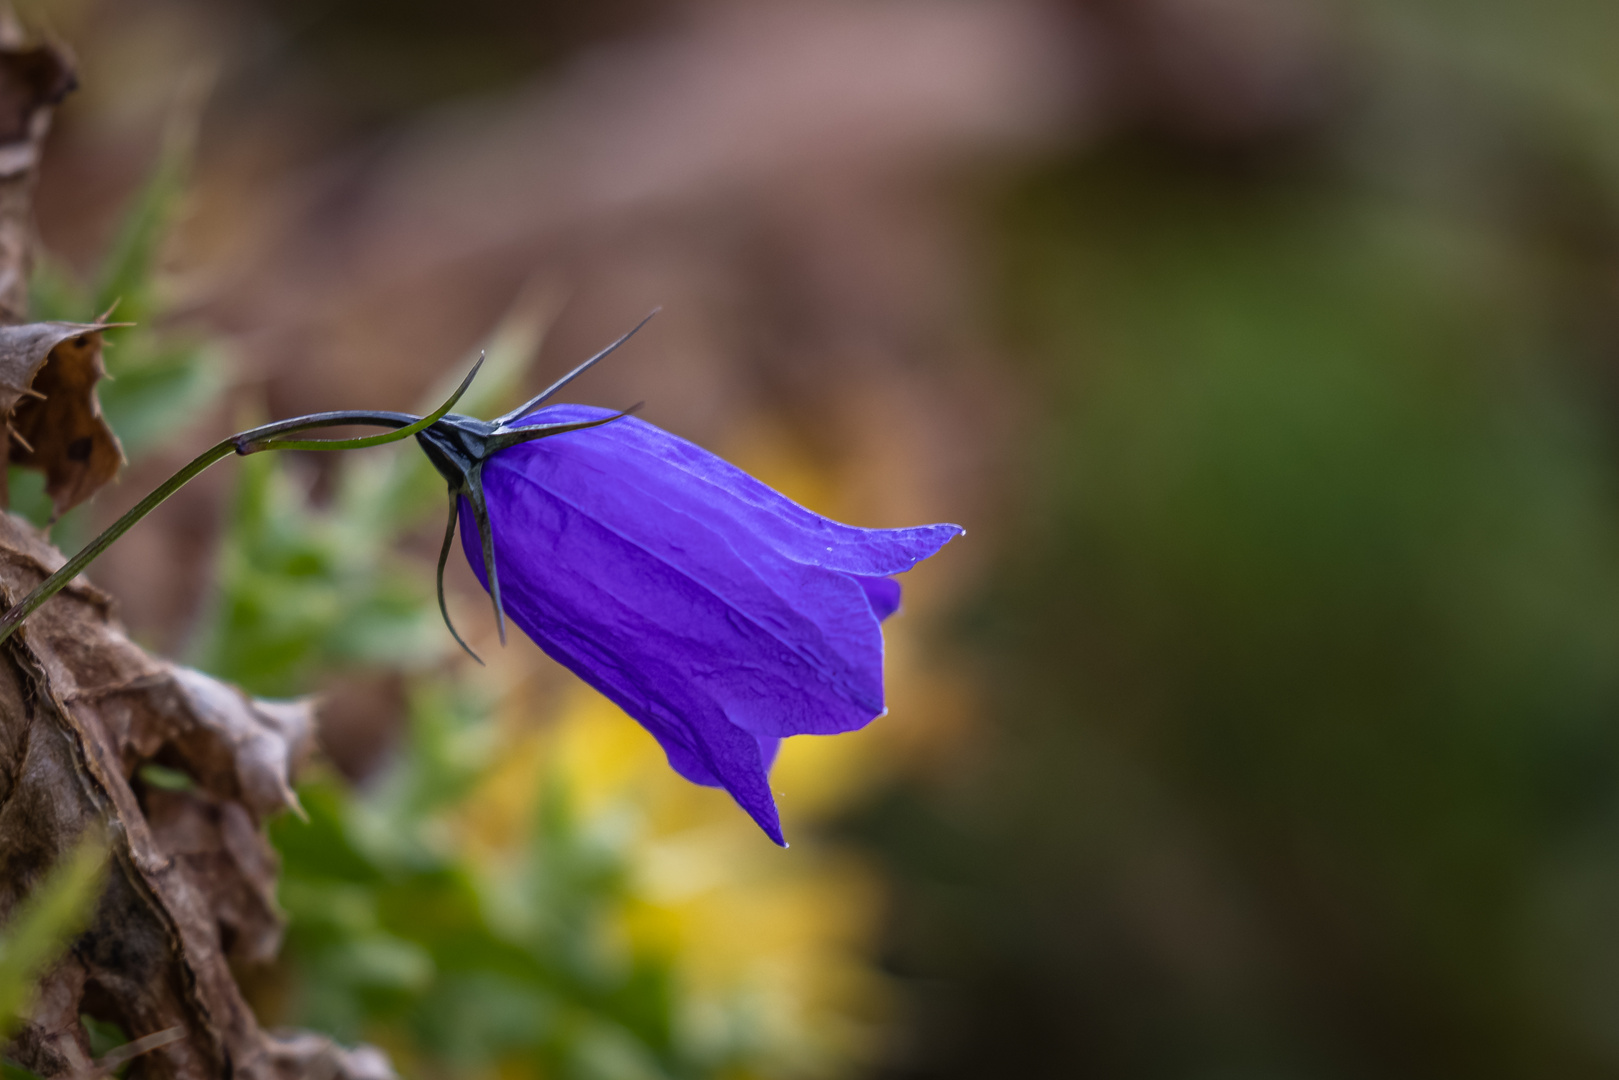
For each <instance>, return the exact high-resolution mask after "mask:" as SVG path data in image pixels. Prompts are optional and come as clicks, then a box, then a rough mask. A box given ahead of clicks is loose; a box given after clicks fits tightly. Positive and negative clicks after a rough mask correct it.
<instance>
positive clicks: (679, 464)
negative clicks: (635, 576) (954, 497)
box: [519, 405, 963, 577]
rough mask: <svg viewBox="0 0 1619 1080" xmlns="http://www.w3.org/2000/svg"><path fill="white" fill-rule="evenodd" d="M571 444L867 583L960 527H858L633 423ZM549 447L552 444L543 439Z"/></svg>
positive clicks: (798, 556) (561, 416)
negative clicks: (680, 488)
mask: <svg viewBox="0 0 1619 1080" xmlns="http://www.w3.org/2000/svg"><path fill="white" fill-rule="evenodd" d="M611 415H613V412H612V410H610V409H599V408H596V407H595V406H592V405H552V406H549V407H547V408H544V409H541V410H539V411H538V412H536V413H533V414H531V415H529V416H526V417H524V418H523V419H522V420H521V421H520V423H519V426H529V425H532V424H564V423H575V422H577V421H580V420H599V419H601V418H602V417H605V416H611ZM593 430H594V432H595V436H594V437H592V438H590V439H586V440H576V441H577V442H578V443H580V444H581V445H580V446H579V447H578V448H576V449H572V450H570V452H572V453H576V454H580V455H585V454H589V455H591V456H593V457H596V458H598V459H601V460H603V461H604V462H605V461H610V462H611V464H612V467H613V470H614V473H615V475H618V476H628V475H633V474H637V473H648V472H650V473H652V474H654V475H655V476H656V477H658V478H659V479H660V481H662V480H663V478H666V477H667V476H668V475H669V474H670V473H671V471H678V472H680V473H683V474H684V475H685V476H686V477H687V478H688V480H689V484H688V485H687V491H688V492H689V493H690V494H692V495H693V496H694V497H695V498H698V499H700V500H701V501H703V502H706V503H708V504H709V505H711V506H713V507H715V508H716V509H719V510H720V511H721V512H722V514H723V515H724V518H725V519H726V520H727V521H728V522H729V523H731V524H732V526H733V527H735V528H739V529H744V530H746V531H747V532H748V533H749V535H750V536H752V537H754V538H756V539H758V540H762V541H764V542H765V543H768V544H770V545H772V546H773V547H775V548H776V550H777V551H778V552H780V553H781V554H782V555H784V556H786V557H787V558H789V559H792V560H794V561H797V562H803V563H808V564H810V565H814V566H824V567H826V568H827V569H829V570H842V571H845V572H847V573H850V574H860V575H863V576H868V577H887V576H888V575H890V574H898V573H901V572H903V571H905V570H909V569H910V568H911V567H913V566H915V565H916V564H917V563H919V562H921V561H922V560H923V559H925V558H927V557H928V556H929V555H932V554H933V553H935V552H936V551H938V550H939V549H940V548H941V547H943V546H944V545H945V544H946V543H947V542H948V541H950V540H951V539H953V538H955V537H957V536H959V535H961V533H962V531H963V530H962V529H961V527H960V526H959V525H945V524H941V525H921V526H917V527H915V528H909V529H862V528H858V527H856V526H853V525H844V524H842V523H841V522H837V521H833V520H832V519H831V518H826V517H822V516H821V515H820V514H817V513H815V512H814V511H812V510H807V509H805V508H804V507H802V506H799V505H798V504H797V503H795V502H793V501H792V500H791V499H789V498H787V497H786V496H785V495H783V494H781V493H780V492H779V491H776V490H775V489H774V488H771V487H769V486H768V485H766V484H764V483H762V482H760V481H759V480H756V479H754V478H753V477H752V476H749V475H748V474H747V473H745V472H743V471H742V470H741V469H739V468H737V467H736V466H735V465H732V464H731V463H730V462H728V461H726V460H725V459H724V458H721V457H717V456H716V455H714V454H711V453H709V452H708V451H707V450H704V449H703V448H702V447H700V446H698V445H696V444H695V443H692V442H688V441H686V440H685V439H682V438H681V437H680V436H678V435H672V434H670V433H669V432H667V431H664V430H663V429H662V428H659V427H655V426H653V425H652V424H648V423H646V422H645V421H642V420H638V419H636V418H635V417H626V418H625V419H623V420H619V421H615V422H614V423H612V424H608V425H606V426H605V427H602V428H599V429H593ZM542 441H550V440H542Z"/></svg>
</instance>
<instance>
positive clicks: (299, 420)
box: [0, 356, 483, 642]
mask: <svg viewBox="0 0 1619 1080" xmlns="http://www.w3.org/2000/svg"><path fill="white" fill-rule="evenodd" d="M482 366H483V357H482V356H480V357H478V362H477V363H475V364H473V365H472V370H471V371H469V372H468V373H467V377H466V378H465V379H463V380H461V385H460V386H458V387H456V388H455V392H454V393H453V394H451V395H450V396H449V398H448V399H447V400H446V401H445V402H444V404H442V405H440V406H439V407H438V408H437V409H435V410H433V411H432V412H431V413H428V414H427V415H426V416H416V415H414V414H413V413H403V412H385V411H379V410H374V409H353V410H345V411H339V412H324V413H312V414H310V415H308V416H299V417H294V418H292V419H290V420H277V421H275V422H274V423H270V424H263V425H261V426H259V427H255V428H249V429H248V430H247V431H242V432H238V433H237V434H235V435H232V436H230V437H229V438H226V439H222V440H220V441H219V442H217V443H215V444H214V445H213V446H210V447H209V448H208V449H206V450H204V451H203V452H202V453H200V454H198V455H197V456H196V457H194V458H192V459H191V461H190V462H189V463H188V464H187V465H186V466H185V467H184V468H182V469H181V470H180V471H179V472H177V473H175V474H174V475H173V476H171V477H169V478H168V479H167V480H165V481H163V483H161V484H159V485H158V486H157V487H156V488H154V489H153V490H152V491H151V492H150V493H149V494H148V495H147V496H146V497H145V498H144V499H142V500H141V501H140V502H138V503H136V504H135V505H134V506H133V507H131V508H130V509H129V510H128V511H127V512H125V513H124V515H123V516H122V517H120V518H119V519H118V520H117V521H115V522H113V523H112V524H111V525H109V526H107V528H106V529H105V530H104V531H103V532H102V533H101V535H100V536H97V537H96V538H95V539H94V540H92V541H90V542H89V543H88V544H86V545H84V547H82V548H80V549H79V551H78V553H77V554H75V555H74V556H73V557H72V558H71V559H69V560H68V561H67V562H65V563H63V564H62V567H61V569H59V570H57V571H56V572H55V573H54V574H52V575H51V576H50V577H48V578H46V579H45V580H44V581H42V582H40V583H39V585H38V586H37V587H36V588H35V589H34V591H33V592H31V593H29V594H28V595H27V596H25V597H23V599H22V600H21V601H19V602H18V603H16V604H13V605H12V606H11V607H10V608H9V609H8V610H7V611H6V613H5V614H4V615H3V616H0V642H4V641H5V640H6V639H7V638H9V637H11V635H12V634H15V633H16V632H17V628H18V627H20V626H21V625H22V624H23V622H24V621H25V620H26V619H27V618H28V616H30V615H32V614H33V613H34V612H35V611H38V610H39V607H40V605H42V604H44V603H45V601H47V600H49V599H50V598H51V597H52V596H55V595H56V594H57V593H58V592H61V591H62V589H63V588H65V587H66V586H67V584H68V583H69V582H70V581H72V580H73V579H74V578H76V577H78V576H79V575H80V574H82V573H83V572H84V570H85V568H86V567H88V566H89V565H90V564H91V563H93V562H95V560H96V559H97V558H98V557H99V556H100V555H101V553H102V552H103V551H106V550H107V548H109V547H111V546H112V544H113V542H114V541H116V540H117V539H118V538H119V537H121V536H123V535H124V533H126V532H128V531H129V530H130V529H131V528H133V527H134V525H135V523H136V522H138V521H140V520H141V518H143V517H145V516H146V515H147V514H150V513H151V512H152V511H153V510H156V509H157V508H158V507H159V506H161V505H163V503H164V502H165V501H166V500H167V499H168V498H169V496H171V495H173V494H174V493H175V492H177V491H179V490H180V489H181V488H183V487H185V486H186V485H187V484H189V483H190V482H191V481H192V480H194V479H196V478H197V477H198V476H200V475H201V474H202V473H203V472H205V471H206V470H207V469H208V467H209V466H210V465H213V464H214V463H215V462H217V461H220V460H222V459H224V458H227V457H230V456H231V455H233V454H234V455H236V456H238V457H246V456H247V455H248V454H257V453H261V452H263V451H265V450H363V449H366V448H368V447H372V446H385V445H387V444H388V443H393V442H399V441H400V440H402V439H408V438H410V437H411V436H412V435H415V434H417V433H418V432H420V431H424V430H426V429H427V428H428V427H430V426H431V425H433V424H435V423H437V422H438V421H439V420H442V419H443V418H444V417H445V416H447V415H448V414H449V412H450V410H451V409H453V408H454V407H455V403H456V402H458V401H460V400H461V395H463V394H465V393H466V392H467V388H468V387H469V386H471V385H472V380H473V378H474V377H475V376H476V375H477V374H478V369H479V368H481V367H482ZM355 425H360V426H370V427H386V428H392V429H394V430H392V431H388V432H384V433H383V434H380V435H364V436H360V437H359V438H354V439H289V438H285V437H284V436H287V435H295V434H298V433H300V432H304V431H313V430H317V429H319V428H329V427H347V426H355Z"/></svg>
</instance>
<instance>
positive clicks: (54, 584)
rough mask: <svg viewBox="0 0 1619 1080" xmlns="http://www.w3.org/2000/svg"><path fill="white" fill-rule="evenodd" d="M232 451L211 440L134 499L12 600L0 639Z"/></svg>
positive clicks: (0, 622) (0, 621)
mask: <svg viewBox="0 0 1619 1080" xmlns="http://www.w3.org/2000/svg"><path fill="white" fill-rule="evenodd" d="M235 452H236V444H235V442H234V440H233V439H226V440H225V441H224V442H220V443H215V444H214V445H213V446H211V447H209V448H208V449H207V450H204V451H203V452H202V453H201V454H198V455H197V456H196V457H195V458H193V459H192V460H191V464H189V465H187V466H186V467H185V468H183V469H181V470H180V471H179V472H177V473H175V474H174V475H173V476H171V477H169V478H168V479H167V480H165V481H164V482H163V483H162V485H161V486H159V487H158V488H157V489H156V490H154V491H153V492H152V493H151V494H149V495H147V496H146V498H144V499H142V500H141V501H140V502H138V503H136V504H135V505H134V507H132V508H131V509H130V510H129V511H128V512H127V513H126V514H124V516H123V517H121V518H119V519H118V520H117V521H115V522H113V523H112V524H111V525H110V526H108V528H107V530H106V531H105V532H103V533H102V534H101V535H100V536H98V537H96V538H95V539H94V540H92V541H90V542H89V543H88V544H86V545H84V547H82V548H80V549H79V553H78V554H77V555H75V556H73V558H71V559H69V560H68V561H67V562H66V563H64V564H62V568H61V569H60V570H58V571H56V573H54V574H52V575H51V576H50V577H48V578H46V579H45V580H44V581H42V582H40V583H39V585H38V586H37V587H36V588H35V589H34V591H33V592H31V593H29V594H28V595H27V596H25V597H24V598H23V599H22V601H21V602H20V603H16V604H13V605H12V606H11V609H10V610H9V611H7V612H6V613H5V615H4V616H0V641H5V640H6V639H7V638H9V637H10V636H11V635H12V634H14V633H16V632H17V627H19V626H21V625H22V622H23V620H24V619H26V618H28V616H30V615H32V614H33V613H34V612H35V611H36V610H38V608H39V606H40V605H41V604H43V603H44V602H45V601H47V600H49V599H50V598H51V597H52V596H54V595H56V593H57V592H59V591H60V590H61V589H62V587H63V586H65V585H66V584H67V583H68V582H70V581H72V580H73V579H74V578H76V577H78V576H79V574H80V573H82V572H83V571H84V568H85V567H87V566H89V565H90V564H91V563H92V562H94V561H95V558H96V556H98V555H100V554H101V553H102V552H103V551H106V550H107V548H108V546H109V545H110V544H111V543H112V542H113V541H114V540H116V539H118V538H119V537H120V536H122V535H124V533H126V532H128V531H129V529H130V527H131V526H132V525H134V524H135V522H137V521H139V520H140V519H141V518H143V517H145V516H146V515H147V514H150V513H151V512H152V511H153V510H155V509H157V507H158V505H159V504H161V503H162V502H163V500H164V499H167V498H168V497H169V496H170V495H173V494H174V493H175V492H176V491H179V490H180V489H181V488H182V487H184V486H185V485H186V484H187V483H189V482H190V481H191V480H192V479H193V478H194V477H195V476H196V475H197V474H198V473H200V472H202V471H203V470H204V469H206V468H207V467H208V466H210V465H212V464H213V463H214V462H216V461H218V460H219V459H220V458H224V457H229V456H230V455H231V454H233V453H235Z"/></svg>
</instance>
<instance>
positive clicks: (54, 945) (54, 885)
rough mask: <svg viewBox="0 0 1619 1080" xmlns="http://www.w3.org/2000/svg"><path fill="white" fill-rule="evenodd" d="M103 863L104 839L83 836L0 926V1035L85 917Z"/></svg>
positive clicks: (22, 1009) (19, 1013)
mask: <svg viewBox="0 0 1619 1080" xmlns="http://www.w3.org/2000/svg"><path fill="white" fill-rule="evenodd" d="M106 864H107V844H106V841H105V840H104V839H103V838H102V837H101V836H100V835H91V836H86V837H85V838H83V839H82V840H80V841H79V843H78V846H77V847H75V848H74V849H73V851H72V852H71V853H70V854H68V855H67V856H66V857H65V858H63V859H62V861H61V862H60V863H59V864H58V865H57V866H55V867H54V868H52V870H51V872H50V873H49V874H48V875H47V876H46V877H45V878H44V880H43V881H41V882H40V884H39V885H38V886H37V887H36V888H35V889H34V890H33V892H32V893H30V894H29V896H28V898H27V900H25V901H24V902H23V903H22V904H20V905H19V906H18V909H17V910H16V911H14V912H13V913H12V916H11V919H10V921H8V922H7V923H6V925H5V926H4V927H3V928H0V1040H3V1039H4V1038H5V1037H6V1036H8V1035H9V1034H10V1033H11V1032H12V1031H13V1030H14V1029H15V1027H16V1025H17V1024H18V1023H19V1022H20V1021H21V1020H22V1018H23V1017H24V1016H25V1015H26V1014H27V1007H28V1002H29V999H30V998H31V996H32V994H33V988H34V984H35V982H36V980H37V979H38V978H39V976H40V975H41V974H42V973H43V972H44V971H45V969H46V968H48V967H49V966H50V964H51V962H52V961H54V960H55V959H56V958H57V957H58V956H59V955H61V953H62V950H64V949H65V948H67V944H68V942H70V941H71V940H72V939H73V938H74V937H75V936H76V935H77V934H78V933H79V932H80V931H81V930H83V929H84V927H85V925H86V924H87V923H88V922H89V919H90V913H91V911H92V909H94V907H95V903H96V898H97V897H98V896H100V894H101V883H102V880H103V877H104V874H105V870H106ZM8 1068H10V1067H9V1066H8Z"/></svg>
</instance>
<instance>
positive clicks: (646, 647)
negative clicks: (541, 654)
mask: <svg viewBox="0 0 1619 1080" xmlns="http://www.w3.org/2000/svg"><path fill="white" fill-rule="evenodd" d="M615 415H616V414H614V413H611V412H609V411H608V410H605V409H596V408H590V407H587V406H581V405H554V406H551V407H550V408H546V409H542V410H540V411H539V412H536V413H534V414H533V415H531V416H529V417H527V418H525V419H523V420H521V421H519V422H518V425H517V426H525V427H526V426H541V425H569V426H571V425H574V424H579V423H585V422H591V421H601V420H606V419H610V418H613V417H615ZM482 474H483V476H482V479H483V501H484V503H485V505H486V506H487V508H488V529H489V533H490V535H491V536H492V539H493V545H492V546H493V553H494V561H495V566H496V569H497V577H498V581H499V587H500V599H501V606H502V607H503V608H504V609H505V612H506V614H507V615H509V616H510V617H511V619H512V621H513V622H515V623H517V625H518V626H520V627H522V628H523V630H524V631H525V632H526V633H527V634H528V635H529V637H530V638H532V639H533V640H534V642H535V643H536V644H538V645H539V646H540V647H541V648H542V649H544V650H545V651H546V653H548V654H549V655H550V656H551V657H553V658H554V659H556V660H557V661H559V662H560V663H562V664H563V665H565V666H566V667H568V668H569V669H570V670H572V671H573V672H574V673H575V674H577V675H578V676H579V677H580V678H582V679H584V680H585V682H587V683H589V684H590V685H591V686H594V687H595V688H596V689H597V690H599V691H601V692H602V693H603V694H605V695H606V696H607V697H608V698H609V699H611V700H612V701H613V702H614V703H615V704H617V705H618V706H619V707H620V708H622V709H623V710H624V711H625V712H627V713H629V714H630V715H631V716H633V717H634V718H635V719H636V720H638V721H640V723H641V724H642V726H644V727H645V728H646V729H647V730H648V731H650V732H651V733H652V734H653V735H654V736H655V737H656V738H657V740H658V742H659V743H661V744H662V746H663V749H664V752H665V753H666V754H667V755H668V757H669V764H670V765H672V766H673V767H674V769H675V771H676V772H678V773H680V774H681V775H682V776H684V777H686V778H687V779H688V780H692V781H695V782H696V783H699V784H708V785H713V786H717V787H723V788H725V790H727V791H729V792H730V793H731V795H732V796H733V797H735V799H736V801H737V802H738V803H740V804H741V805H742V807H743V809H745V810H746V811H747V812H748V813H749V814H751V815H752V816H753V819H754V820H755V821H757V822H758V823H759V826H760V827H761V828H762V829H764V831H765V832H766V833H767V834H769V836H770V838H771V839H773V840H775V841H776V842H777V843H782V842H783V841H782V835H781V826H780V824H779V821H778V819H777V814H776V807H775V801H774V799H773V798H772V797H771V792H770V787H769V782H768V777H769V772H770V766H771V764H772V762H773V761H774V760H775V757H776V750H777V748H778V746H779V745H780V742H781V740H782V739H783V738H785V737H787V736H789V735H834V734H837V733H839V732H845V731H854V730H856V729H857V728H861V727H864V726H865V725H866V724H867V723H869V722H870V721H871V720H872V719H873V718H875V717H878V716H881V715H882V714H883V713H884V712H885V711H886V709H885V706H884V703H883V638H882V628H881V626H880V625H879V624H880V623H881V621H882V620H883V619H884V618H886V617H887V616H889V615H891V614H892V613H893V612H894V611H895V610H896V609H897V608H898V606H899V592H900V590H899V584H898V583H897V582H896V581H894V580H893V579H892V577H891V576H890V575H893V574H898V573H900V572H902V571H905V570H909V569H910V568H911V567H912V566H915V565H916V564H917V563H918V562H920V561H921V560H922V559H925V558H927V557H928V556H929V555H932V554H933V553H934V552H936V551H938V550H939V548H940V547H942V546H943V545H944V544H945V542H946V541H948V540H950V539H951V538H952V537H954V536H956V535H957V534H958V533H960V532H961V530H960V529H959V528H957V527H956V526H954V525H925V526H922V527H920V528H913V529H859V528H854V527H852V526H849V525H841V524H839V523H837V522H835V521H831V520H829V519H827V518H824V517H821V516H820V515H819V514H814V513H811V512H810V511H808V510H806V509H804V508H803V507H801V506H799V505H797V504H796V503H794V502H792V501H791V500H789V499H788V498H786V497H785V496H783V495H781V494H779V493H777V492H775V491H773V490H772V489H770V488H769V487H767V486H765V485H764V484H762V483H760V482H759V481H758V480H755V479H754V478H753V477H751V476H749V475H748V474H747V473H744V472H742V471H741V470H740V469H737V468H736V467H734V466H732V465H730V464H728V463H726V462H725V461H723V460H721V459H720V458H718V457H715V456H714V455H713V454H710V453H709V452H708V451H706V450H703V449H702V448H700V447H698V446H695V445H693V444H692V443H689V442H687V441H686V440H684V439H681V438H678V437H676V436H674V435H671V434H669V433H668V432H666V431H663V430H660V429H659V428H656V427H654V426H652V425H651V424H648V423H644V422H642V421H640V420H637V419H635V418H634V417H623V418H619V419H614V420H613V422H611V423H608V424H605V425H602V426H599V427H593V428H590V429H588V430H575V431H573V432H571V433H568V434H565V435H563V436H562V437H560V438H546V439H541V440H535V441H532V442H523V443H519V444H517V445H514V446H510V447H508V448H507V449H504V450H501V451H499V452H497V453H495V454H493V455H491V456H490V457H489V458H488V459H487V460H486V461H485V462H484V463H483V469H482ZM460 517H461V525H462V543H463V546H464V548H465V551H466V554H467V559H468V561H469V562H470V563H471V564H472V569H473V571H474V572H475V573H476V574H477V575H478V578H479V580H481V581H483V582H484V584H485V587H486V588H487V587H488V584H489V575H488V573H487V567H486V564H485V561H484V558H485V553H484V548H483V545H482V543H481V537H480V529H479V527H478V522H477V520H476V518H477V515H476V513H475V510H474V507H473V503H472V500H471V499H470V498H468V497H466V496H462V498H461V504H460Z"/></svg>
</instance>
